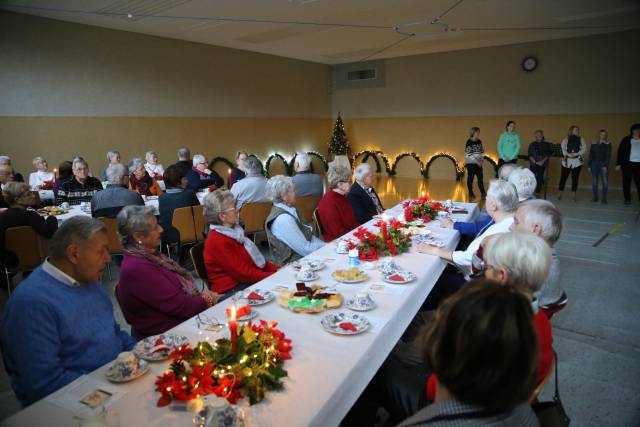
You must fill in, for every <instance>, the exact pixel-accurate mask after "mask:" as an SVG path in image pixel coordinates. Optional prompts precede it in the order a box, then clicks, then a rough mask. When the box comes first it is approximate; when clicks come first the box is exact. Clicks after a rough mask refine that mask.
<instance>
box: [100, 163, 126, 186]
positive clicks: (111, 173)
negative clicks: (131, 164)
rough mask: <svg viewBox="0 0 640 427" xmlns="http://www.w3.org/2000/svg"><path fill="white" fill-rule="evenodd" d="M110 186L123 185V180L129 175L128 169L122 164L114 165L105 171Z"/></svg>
mask: <svg viewBox="0 0 640 427" xmlns="http://www.w3.org/2000/svg"><path fill="white" fill-rule="evenodd" d="M105 175H106V176H107V181H109V184H121V183H122V178H123V177H124V176H125V175H127V168H126V167H125V165H123V164H122V163H112V164H110V165H109V166H107V169H106V170H105Z"/></svg>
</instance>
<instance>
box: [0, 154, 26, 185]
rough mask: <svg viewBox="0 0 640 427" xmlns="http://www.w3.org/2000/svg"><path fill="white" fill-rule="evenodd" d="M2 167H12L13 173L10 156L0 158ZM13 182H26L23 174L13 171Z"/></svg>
mask: <svg viewBox="0 0 640 427" xmlns="http://www.w3.org/2000/svg"><path fill="white" fill-rule="evenodd" d="M0 166H10V167H12V169H11V170H12V171H13V166H11V157H9V156H0ZM13 180H14V181H15V182H24V177H23V176H22V174H21V173H18V172H16V171H13Z"/></svg>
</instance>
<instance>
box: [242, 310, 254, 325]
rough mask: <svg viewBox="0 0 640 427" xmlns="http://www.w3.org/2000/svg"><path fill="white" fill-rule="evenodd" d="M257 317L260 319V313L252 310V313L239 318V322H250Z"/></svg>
mask: <svg viewBox="0 0 640 427" xmlns="http://www.w3.org/2000/svg"><path fill="white" fill-rule="evenodd" d="M256 317H258V312H257V311H255V310H251V313H249V314H247V315H245V316H242V317H238V322H248V321H249V320H251V319H255V318H256Z"/></svg>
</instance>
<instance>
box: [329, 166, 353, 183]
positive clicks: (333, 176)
mask: <svg viewBox="0 0 640 427" xmlns="http://www.w3.org/2000/svg"><path fill="white" fill-rule="evenodd" d="M327 182H328V184H329V188H336V187H337V186H338V184H339V183H341V182H348V183H351V169H349V168H348V167H346V166H336V165H333V164H332V165H331V166H329V170H328V171H327Z"/></svg>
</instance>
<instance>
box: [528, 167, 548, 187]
mask: <svg viewBox="0 0 640 427" xmlns="http://www.w3.org/2000/svg"><path fill="white" fill-rule="evenodd" d="M529 169H531V172H533V174H534V175H535V176H536V193H539V192H540V191H542V185H543V184H544V173H545V172H546V171H547V163H545V164H544V165H542V166H540V165H536V164H535V163H531V165H530V166H529Z"/></svg>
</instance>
